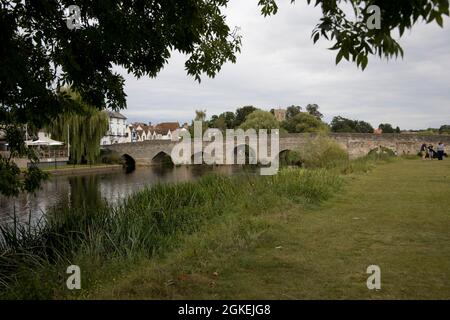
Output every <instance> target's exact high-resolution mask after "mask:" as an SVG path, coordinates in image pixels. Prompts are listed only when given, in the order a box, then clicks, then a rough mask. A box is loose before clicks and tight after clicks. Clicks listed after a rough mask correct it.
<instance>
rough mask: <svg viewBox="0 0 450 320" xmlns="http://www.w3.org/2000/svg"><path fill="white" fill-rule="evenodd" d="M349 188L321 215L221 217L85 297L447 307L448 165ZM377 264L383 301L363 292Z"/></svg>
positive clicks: (433, 164) (281, 206)
mask: <svg viewBox="0 0 450 320" xmlns="http://www.w3.org/2000/svg"><path fill="white" fill-rule="evenodd" d="M345 179H346V180H347V183H346V184H345V187H344V190H343V191H341V192H339V193H338V195H336V196H335V197H333V198H332V199H331V200H328V201H326V202H325V203H323V204H321V205H308V204H305V203H301V202H298V201H289V200H288V199H287V198H282V201H279V200H277V199H278V198H279V197H276V196H274V197H273V198H272V199H266V201H265V203H261V202H259V201H261V200H260V199H259V197H258V195H255V198H254V201H255V204H256V205H255V207H256V208H257V209H256V210H255V209H252V208H250V207H249V208H244V210H242V209H243V208H240V209H238V208H235V209H234V210H235V214H233V212H231V213H229V214H228V215H227V216H225V217H224V216H218V217H216V219H213V220H212V221H210V222H209V223H208V224H207V225H205V226H204V227H202V228H201V229H200V230H198V231H197V232H195V233H194V234H192V235H190V236H189V237H187V238H186V239H185V241H184V242H183V244H182V245H181V246H180V247H178V249H176V250H174V251H172V252H171V253H169V254H167V255H165V256H163V257H159V258H155V259H151V260H147V259H144V260H140V261H139V262H136V264H135V265H134V266H133V268H131V269H129V270H126V272H124V273H123V274H122V276H119V277H117V278H114V280H112V281H109V282H101V283H100V284H99V285H98V286H97V287H96V288H95V290H93V291H91V292H87V293H86V295H85V296H84V297H85V298H145V299H149V298H151V299H167V298H169V299H204V298H211V299H347V298H351V299H415V298H424V299H432V298H437V299H449V298H450V197H449V195H450V161H439V162H438V161H421V160H398V161H394V162H392V163H388V164H383V165H379V166H377V167H376V168H375V169H374V170H373V171H371V172H369V173H367V174H358V175H349V176H346V177H345ZM271 201H274V202H275V203H276V206H273V205H270V203H271ZM250 202H251V201H250ZM243 212H245V214H244V215H243V214H242V213H243ZM372 264H375V265H379V266H380V268H381V286H382V287H381V290H379V291H371V290H368V289H367V287H366V279H367V277H368V275H367V274H366V268H367V267H368V266H369V265H372ZM105 278H108V279H110V278H111V275H110V274H105Z"/></svg>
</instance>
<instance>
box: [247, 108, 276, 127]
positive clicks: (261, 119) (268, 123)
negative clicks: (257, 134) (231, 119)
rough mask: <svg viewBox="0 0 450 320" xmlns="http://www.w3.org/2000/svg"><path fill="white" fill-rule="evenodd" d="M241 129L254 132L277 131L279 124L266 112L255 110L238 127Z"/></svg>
mask: <svg viewBox="0 0 450 320" xmlns="http://www.w3.org/2000/svg"><path fill="white" fill-rule="evenodd" d="M240 128H241V129H244V130H248V129H255V130H256V131H258V130H260V129H267V130H268V131H270V129H279V128H280V124H279V122H278V121H277V119H276V118H275V116H274V115H273V114H271V113H270V112H268V111H263V110H256V111H253V112H252V113H251V114H249V115H248V116H247V119H246V120H245V122H244V123H242V124H241V125H240Z"/></svg>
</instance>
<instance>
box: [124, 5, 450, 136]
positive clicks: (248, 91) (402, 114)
mask: <svg viewBox="0 0 450 320" xmlns="http://www.w3.org/2000/svg"><path fill="white" fill-rule="evenodd" d="M257 2H258V1H257V0H245V1H242V0H231V1H230V3H229V5H228V7H227V8H226V9H225V11H224V12H225V14H226V15H227V23H228V25H229V26H230V27H231V29H233V28H234V27H235V26H237V27H239V28H240V34H241V35H242V50H241V53H240V54H238V56H237V63H236V64H232V63H227V64H225V65H224V66H223V67H222V70H221V71H220V73H219V74H218V75H217V76H216V77H215V78H213V79H210V78H207V77H206V75H205V76H203V77H202V82H201V83H200V84H199V83H198V82H196V81H195V80H194V78H193V77H191V76H188V75H187V74H186V71H185V70H184V63H185V61H186V57H185V56H184V55H182V54H180V53H178V52H174V53H173V54H172V57H171V59H170V61H169V63H168V64H167V65H166V66H165V68H164V69H163V70H162V71H161V72H160V73H159V75H158V76H157V77H156V78H148V77H144V78H141V79H139V80H137V79H135V78H134V77H133V75H129V74H127V73H126V72H125V71H124V70H122V69H118V71H119V72H120V73H121V74H122V75H123V76H124V77H125V81H126V82H125V92H126V94H127V96H128V98H127V106H128V107H127V109H126V110H123V112H122V113H123V114H124V115H125V116H126V117H128V121H129V122H134V121H140V122H152V123H158V122H163V121H179V122H180V123H183V122H190V121H191V120H192V119H193V117H194V115H195V110H200V109H202V110H205V109H206V111H207V117H208V118H209V117H211V116H212V115H213V114H220V113H222V112H224V111H235V110H236V109H237V108H239V107H242V106H245V105H253V106H256V107H258V108H261V109H264V110H270V109H271V108H279V107H282V108H286V107H287V106H290V105H300V106H302V107H305V106H306V105H308V104H310V103H316V104H318V105H319V107H320V111H321V112H322V113H323V114H324V116H325V117H324V120H325V121H327V122H330V121H331V119H332V118H333V117H334V116H337V115H341V116H343V117H347V118H351V119H358V120H364V121H367V122H369V123H371V124H372V125H373V126H378V124H380V123H386V122H388V123H391V124H392V125H394V127H395V126H400V128H402V129H420V128H429V127H440V126H441V125H442V124H450V19H448V18H447V19H445V20H444V28H440V27H439V26H437V25H436V24H435V23H433V24H424V23H420V24H418V25H416V26H414V27H413V29H412V31H410V32H408V31H407V32H406V33H405V35H404V36H403V37H402V38H401V39H400V44H401V45H402V47H403V49H404V50H405V55H404V58H403V59H401V58H399V59H397V60H395V59H394V60H389V61H386V60H385V59H384V60H381V59H380V58H378V57H375V56H373V57H370V58H369V65H368V67H367V69H366V70H364V71H361V69H358V68H357V67H356V64H354V63H350V62H347V61H342V62H341V63H340V64H339V65H337V66H336V65H335V54H336V51H331V50H328V49H327V48H329V47H331V45H332V44H331V43H330V42H327V41H326V40H325V39H321V40H319V42H318V43H316V44H315V45H314V44H313V41H312V40H311V31H312V30H313V28H314V26H315V25H316V24H317V22H318V21H319V18H320V16H321V15H320V13H321V11H320V8H314V7H313V6H307V5H306V1H297V2H296V3H295V4H294V5H291V4H289V3H288V2H289V1H279V5H280V8H279V12H278V13H277V14H276V15H275V16H271V17H266V18H264V17H263V16H261V14H260V11H259V8H258V6H257Z"/></svg>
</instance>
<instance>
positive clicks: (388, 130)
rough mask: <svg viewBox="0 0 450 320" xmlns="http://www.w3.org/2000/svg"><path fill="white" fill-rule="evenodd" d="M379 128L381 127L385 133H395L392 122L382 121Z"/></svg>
mask: <svg viewBox="0 0 450 320" xmlns="http://www.w3.org/2000/svg"><path fill="white" fill-rule="evenodd" d="M378 129H381V130H382V131H383V133H394V132H395V130H394V128H393V127H392V125H391V124H390V123H381V124H380V125H379V126H378Z"/></svg>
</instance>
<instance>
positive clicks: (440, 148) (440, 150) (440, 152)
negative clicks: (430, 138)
mask: <svg viewBox="0 0 450 320" xmlns="http://www.w3.org/2000/svg"><path fill="white" fill-rule="evenodd" d="M436 151H437V157H438V160H442V159H443V158H444V144H443V143H442V142H439V144H438V146H437V148H436Z"/></svg>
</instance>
